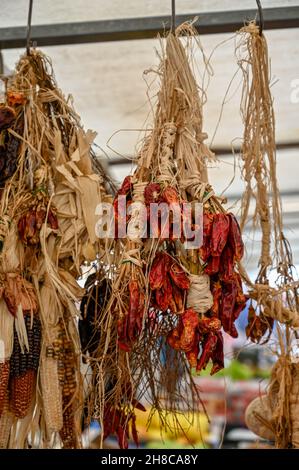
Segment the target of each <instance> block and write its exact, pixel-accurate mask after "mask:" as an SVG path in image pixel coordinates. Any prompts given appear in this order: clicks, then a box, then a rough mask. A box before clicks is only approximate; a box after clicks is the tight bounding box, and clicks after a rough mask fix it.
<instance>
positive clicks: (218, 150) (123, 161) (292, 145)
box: [107, 141, 299, 166]
mask: <svg viewBox="0 0 299 470" xmlns="http://www.w3.org/2000/svg"><path fill="white" fill-rule="evenodd" d="M298 148H299V142H297V141H293V142H278V143H277V144H276V150H278V151H280V150H296V149H298ZM211 150H212V151H213V152H214V153H215V155H217V156H218V157H231V156H232V155H233V152H232V149H231V148H229V147H214V148H212V149H211ZM234 153H235V155H238V154H239V153H240V149H239V148H235V149H234ZM107 162H108V165H111V166H114V165H131V164H132V163H134V157H129V156H126V157H124V158H119V157H117V158H113V157H111V158H109V159H108V160H107Z"/></svg>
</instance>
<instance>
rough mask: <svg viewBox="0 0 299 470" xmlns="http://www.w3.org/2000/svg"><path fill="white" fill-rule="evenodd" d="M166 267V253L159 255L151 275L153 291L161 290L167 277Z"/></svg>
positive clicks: (150, 281) (150, 280)
mask: <svg viewBox="0 0 299 470" xmlns="http://www.w3.org/2000/svg"><path fill="white" fill-rule="evenodd" d="M166 267H167V262H166V258H165V255H164V253H163V252H159V253H157V255H156V257H155V259H154V261H153V264H152V267H151V270H150V273H149V285H150V288H151V289H152V290H156V289H161V287H162V285H163V281H164V278H165V276H166Z"/></svg>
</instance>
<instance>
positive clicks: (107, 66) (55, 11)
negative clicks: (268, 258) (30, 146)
mask: <svg viewBox="0 0 299 470" xmlns="http://www.w3.org/2000/svg"><path fill="white" fill-rule="evenodd" d="M262 6H263V8H264V9H267V8H274V7H275V8H286V7H296V6H297V7H299V1H292V0H289V1H279V0H263V1H262ZM240 9H242V10H243V11H244V17H243V18H244V21H245V20H246V19H253V18H254V17H252V15H251V16H248V11H249V10H250V11H251V12H252V11H256V2H255V1H253V0H244V1H243V2H239V1H237V0H221V1H220V0H202V1H198V0H177V1H176V13H177V15H180V14H185V15H188V18H189V19H192V18H194V17H195V16H199V25H200V21H201V20H200V16H201V14H202V13H212V14H213V13H214V14H215V18H216V16H217V12H219V11H223V12H230V11H231V12H234V11H235V10H240ZM0 11H1V15H0V28H1V30H4V29H5V30H6V31H7V29H11V28H14V27H19V26H25V25H26V22H27V14H28V0H14V2H11V0H0ZM170 14H171V1H170V0H126V1H123V0H111V1H109V2H107V1H105V0H84V1H82V0H64V1H61V0H43V1H42V2H41V1H37V0H36V1H35V2H34V7H33V16H32V24H33V25H53V24H59V23H76V22H89V21H100V20H116V19H125V18H140V19H142V23H141V24H144V25H146V24H147V22H148V21H149V18H150V17H154V16H161V15H163V16H170ZM265 17H266V15H265ZM297 19H298V18H297ZM241 26H242V24H240V27H241ZM11 31H13V30H12V29H11ZM199 31H200V27H199ZM264 32H265V35H266V38H267V40H268V46H269V56H270V58H271V77H272V79H271V83H272V92H273V98H274V105H275V112H276V142H277V168H278V171H277V174H278V177H279V186H280V190H281V196H282V204H283V212H284V224H285V235H286V236H287V237H288V239H289V241H290V243H291V246H292V249H293V255H294V264H295V265H296V266H297V267H298V265H299V218H298V215H299V185H298V175H299V119H298V114H299V113H298V111H299V92H298V89H299V61H298V56H299V30H298V28H294V27H292V28H285V29H275V30H272V29H271V30H267V21H266V20H265V31H264ZM2 37H3V35H1V34H0V38H2ZM200 40H201V43H202V46H203V49H204V52H205V55H206V56H207V57H209V58H210V64H211V67H212V70H213V74H212V75H211V76H210V78H209V80H208V77H207V74H205V73H204V66H203V61H202V57H201V55H200V54H199V53H196V55H195V64H196V66H195V74H196V78H197V80H198V83H199V85H200V86H201V87H202V88H203V89H204V90H205V92H206V96H207V101H206V103H205V105H204V131H206V132H207V133H208V135H209V139H208V142H209V143H210V146H211V149H212V150H213V151H214V152H215V154H216V156H217V159H218V160H217V161H216V162H215V164H213V165H211V167H210V169H209V177H210V181H211V184H212V185H213V186H214V188H215V190H216V192H217V193H218V194H222V193H223V191H224V192H225V196H226V197H227V199H228V203H227V207H233V210H234V212H235V213H238V210H239V199H240V196H241V194H242V191H243V188H244V185H243V182H242V180H241V177H240V171H239V165H238V155H237V153H238V152H237V150H238V148H239V147H240V142H241V138H242V132H243V127H242V120H241V116H240V111H239V109H240V100H241V89H242V87H241V83H242V76H241V73H240V72H238V65H237V58H236V54H235V48H236V43H237V39H236V36H235V35H234V34H233V33H218V34H207V35H206V34H204V35H202V36H201V39H200ZM0 44H2V43H1V40H0ZM37 47H39V44H38V43H37ZM159 47H160V45H159V41H158V40H157V39H137V40H136V39H134V40H130V41H128V40H122V41H108V42H101V43H90V44H74V45H59V46H44V47H42V50H43V51H44V52H45V53H46V54H48V55H49V56H50V58H51V60H52V64H53V68H54V72H55V76H56V79H57V81H58V84H59V86H60V87H61V89H62V90H63V92H64V93H65V94H71V95H72V97H73V99H74V104H75V108H76V110H77V112H78V113H79V114H80V116H81V118H82V123H83V125H84V127H85V128H86V129H88V128H89V129H93V130H95V131H96V132H97V133H98V134H97V138H96V144H97V145H98V147H96V152H97V154H98V156H99V158H101V159H102V161H103V162H104V165H105V167H106V170H107V172H109V173H110V174H111V175H112V177H113V178H114V179H115V180H116V181H117V182H118V183H119V182H121V181H122V179H123V178H124V177H125V176H126V175H127V174H129V173H131V171H132V169H133V162H132V159H133V158H134V156H136V152H137V148H138V145H139V143H140V141H141V139H142V137H143V136H144V131H145V130H146V129H147V128H150V126H151V118H152V108H151V104H152V105H154V103H155V94H156V92H157V84H156V83H152V81H153V75H152V74H151V73H147V74H144V71H146V70H147V71H149V70H150V69H151V68H153V67H155V66H157V64H158V61H159V57H158V54H157V51H159ZM23 53H24V47H23V48H17V49H16V48H11V47H10V48H6V47H2V51H1V54H2V71H1V73H3V74H6V75H9V74H10V73H11V72H12V71H13V69H14V65H15V63H16V62H17V60H18V58H19V56H20V55H21V54H23ZM296 87H297V93H296ZM1 91H2V93H3V88H2V90H1V89H0V92H1ZM149 97H150V98H151V104H150V100H149ZM232 148H234V149H235V151H236V154H235V155H234V154H233V151H232ZM244 241H245V243H246V265H247V269H248V270H249V272H250V274H251V276H252V277H253V278H254V274H255V271H256V267H257V261H258V259H257V256H258V252H259V233H258V232H257V233H256V234H255V237H253V234H252V230H251V227H248V228H247V230H246V232H245V234H244ZM238 322H239V323H238V328H239V338H238V339H237V340H232V339H231V338H229V337H227V336H226V365H227V368H226V369H225V371H224V372H222V373H218V374H217V376H216V377H214V378H210V377H209V375H208V371H207V373H205V374H204V375H201V376H200V377H195V380H196V382H197V383H198V387H199V388H200V391H201V397H202V399H203V401H204V403H205V405H206V409H207V412H208V415H209V417H210V423H209V422H208V420H207V419H206V417H205V416H203V415H200V416H199V419H200V421H201V429H202V435H199V433H198V431H197V430H196V427H195V426H194V427H192V428H191V429H190V430H189V431H188V432H189V435H190V436H189V437H190V439H189V440H190V442H191V444H190V442H189V443H188V442H187V440H186V438H185V437H184V436H183V435H182V436H174V435H172V433H168V434H166V435H164V436H162V437H163V438H161V433H160V429H159V422H158V420H155V419H153V421H152V425H151V427H150V429H148V430H147V426H146V418H147V416H145V415H142V414H140V416H138V420H139V429H140V430H141V441H142V445H143V446H145V447H155V446H156V447H161V446H165V447H172V446H173V447H179V446H182V447H185V446H188V445H194V446H196V447H203V446H205V447H219V446H220V445H223V446H224V447H225V446H227V447H250V446H254V445H255V442H256V439H257V437H256V436H255V435H253V434H252V433H251V432H250V431H248V430H247V429H246V427H245V424H244V410H245V408H246V406H247V404H248V403H249V402H250V401H251V400H252V399H253V398H254V397H256V396H258V394H259V393H261V391H262V390H264V388H265V387H266V385H267V377H268V376H269V372H270V369H271V365H272V363H273V362H274V361H275V356H274V354H273V351H272V346H271V345H267V346H264V347H263V346H254V345H249V344H248V343H247V341H246V337H245V326H246V324H247V316H246V312H243V314H242V315H241V317H240V319H239V320H238ZM98 433H99V428H98V426H97V425H96V424H94V426H93V427H92V428H91V429H90V430H88V431H86V446H89V445H94V446H96V442H97V436H98ZM91 441H94V443H93V444H90V442H91ZM108 445H111V446H113V445H114V443H113V442H110V443H108ZM267 445H268V444H266V443H265V446H267Z"/></svg>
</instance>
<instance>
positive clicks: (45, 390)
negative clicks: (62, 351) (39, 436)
mask: <svg viewBox="0 0 299 470" xmlns="http://www.w3.org/2000/svg"><path fill="white" fill-rule="evenodd" d="M40 378H41V391H42V397H43V406H44V413H45V420H46V425H47V429H48V430H49V431H50V432H58V431H60V430H61V428H62V426H63V416H62V393H61V388H60V385H59V381H58V365H57V360H56V359H54V358H53V357H50V356H46V357H43V358H42V360H41V364H40Z"/></svg>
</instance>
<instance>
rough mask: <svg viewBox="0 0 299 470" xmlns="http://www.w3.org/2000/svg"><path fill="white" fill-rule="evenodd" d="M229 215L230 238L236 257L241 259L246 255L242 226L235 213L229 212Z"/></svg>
mask: <svg viewBox="0 0 299 470" xmlns="http://www.w3.org/2000/svg"><path fill="white" fill-rule="evenodd" d="M228 216H229V218H230V228H229V235H228V240H229V243H230V245H231V247H232V250H233V252H234V257H235V259H236V260H237V261H240V260H241V259H242V258H243V255H244V243H243V240H242V234H241V230H240V226H239V224H238V221H237V219H236V217H235V216H234V214H232V213H229V214H228Z"/></svg>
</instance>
